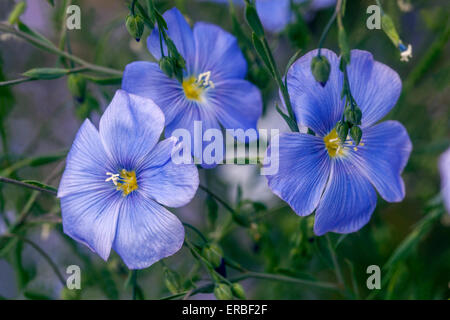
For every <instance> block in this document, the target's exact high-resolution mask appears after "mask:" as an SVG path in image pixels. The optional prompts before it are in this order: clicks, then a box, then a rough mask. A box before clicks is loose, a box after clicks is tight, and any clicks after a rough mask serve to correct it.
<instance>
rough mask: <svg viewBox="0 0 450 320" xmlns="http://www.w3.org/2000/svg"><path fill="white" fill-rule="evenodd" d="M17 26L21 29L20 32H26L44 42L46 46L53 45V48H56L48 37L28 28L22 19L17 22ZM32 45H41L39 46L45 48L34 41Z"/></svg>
mask: <svg viewBox="0 0 450 320" xmlns="http://www.w3.org/2000/svg"><path fill="white" fill-rule="evenodd" d="M17 27H18V28H19V30H20V31H22V32H24V33H26V34H28V35H30V36H32V37H33V38H36V39H38V40H41V41H42V42H45V43H46V44H47V45H48V46H50V47H53V48H55V49H56V47H55V45H54V44H53V43H52V42H51V41H50V40H48V39H47V38H46V37H45V36H43V35H42V34H40V33H38V32H36V31H33V30H31V29H30V28H29V27H28V26H27V25H26V24H24V23H23V22H22V21H19V23H18V24H17ZM34 45H36V46H38V47H41V48H43V49H45V50H47V49H46V48H44V47H42V46H40V45H39V44H37V43H34Z"/></svg>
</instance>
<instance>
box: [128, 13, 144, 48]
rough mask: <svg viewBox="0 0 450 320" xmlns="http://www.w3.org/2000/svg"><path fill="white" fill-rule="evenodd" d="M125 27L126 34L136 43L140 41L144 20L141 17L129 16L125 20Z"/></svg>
mask: <svg viewBox="0 0 450 320" xmlns="http://www.w3.org/2000/svg"><path fill="white" fill-rule="evenodd" d="M125 26H126V27H127V30H128V33H129V34H130V35H131V36H132V37H133V38H135V39H136V41H139V40H141V37H142V34H143V33H144V20H143V19H142V18H141V16H139V15H135V16H133V15H132V14H129V15H128V16H127V18H126V20H125Z"/></svg>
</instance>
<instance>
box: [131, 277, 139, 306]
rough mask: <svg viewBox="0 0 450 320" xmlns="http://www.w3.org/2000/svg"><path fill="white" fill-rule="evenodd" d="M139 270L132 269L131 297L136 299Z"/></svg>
mask: <svg viewBox="0 0 450 320" xmlns="http://www.w3.org/2000/svg"><path fill="white" fill-rule="evenodd" d="M137 272H138V271H137V270H132V271H131V298H132V299H133V300H136V296H137Z"/></svg>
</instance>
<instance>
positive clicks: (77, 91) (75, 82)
mask: <svg viewBox="0 0 450 320" xmlns="http://www.w3.org/2000/svg"><path fill="white" fill-rule="evenodd" d="M67 88H68V89H69V91H70V93H71V94H72V95H73V96H74V97H75V98H76V99H77V100H78V101H79V102H82V101H83V100H84V96H85V94H86V79H85V78H84V77H83V76H82V75H79V74H70V75H69V76H68V77H67Z"/></svg>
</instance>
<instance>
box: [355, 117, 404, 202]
mask: <svg viewBox="0 0 450 320" xmlns="http://www.w3.org/2000/svg"><path fill="white" fill-rule="evenodd" d="M361 141H362V143H363V144H364V145H363V146H362V145H360V146H358V151H356V152H351V153H350V159H351V161H352V163H353V164H354V165H355V166H356V167H358V168H359V170H360V172H361V174H363V175H365V176H366V177H367V178H368V179H369V180H370V182H371V183H372V184H373V185H374V187H375V188H376V189H377V190H378V192H379V193H380V195H381V197H382V198H383V199H384V200H386V201H389V202H399V201H402V200H403V198H404V197H405V184H404V183H403V179H402V177H401V173H402V171H403V169H404V168H405V166H406V163H407V162H408V159H409V155H410V153H411V150H412V144H411V140H410V139H409V136H408V132H407V131H406V129H405V127H403V125H401V124H400V123H399V122H397V121H384V122H382V123H380V124H378V125H375V126H373V127H370V128H366V129H364V130H363V137H362V140H361Z"/></svg>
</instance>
